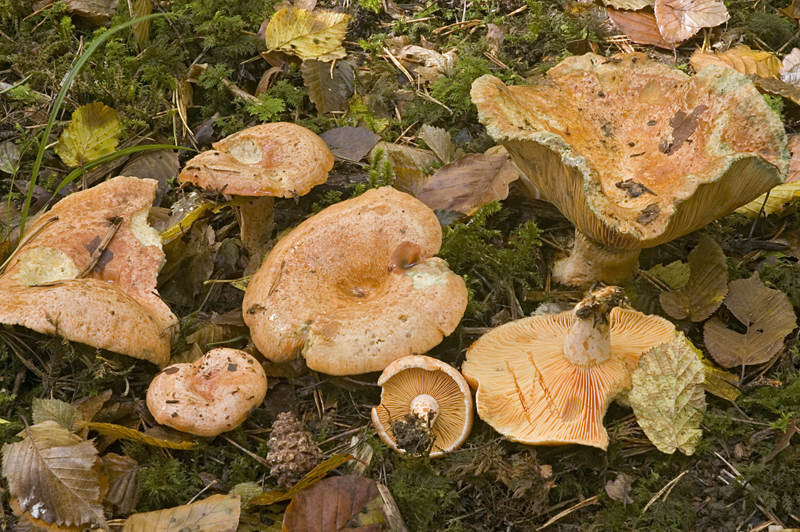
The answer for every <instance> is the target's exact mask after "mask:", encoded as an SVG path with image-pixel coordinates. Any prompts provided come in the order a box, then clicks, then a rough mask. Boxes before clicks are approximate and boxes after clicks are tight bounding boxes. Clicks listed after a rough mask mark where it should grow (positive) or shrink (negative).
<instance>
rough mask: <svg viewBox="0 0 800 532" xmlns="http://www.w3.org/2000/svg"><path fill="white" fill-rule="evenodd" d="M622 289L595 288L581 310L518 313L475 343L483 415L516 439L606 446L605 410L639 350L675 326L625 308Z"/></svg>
mask: <svg viewBox="0 0 800 532" xmlns="http://www.w3.org/2000/svg"><path fill="white" fill-rule="evenodd" d="M624 301H625V296H624V294H623V293H622V289H621V288H618V287H606V288H603V289H601V290H599V291H597V292H594V293H591V294H589V295H588V296H587V297H586V298H584V299H583V301H581V302H580V303H578V305H577V306H576V307H575V309H574V310H573V311H568V312H562V313H559V314H551V315H539V316H532V317H529V318H523V319H521V320H517V321H512V322H509V323H506V324H505V325H501V326H500V327H497V328H496V329H493V330H491V331H489V332H488V333H486V334H484V335H483V336H482V337H481V338H479V339H478V340H477V341H476V342H475V343H474V344H472V346H471V347H470V348H469V349H468V350H467V360H466V362H464V365H463V367H462V368H461V371H462V373H463V374H464V377H466V379H467V382H469V384H470V386H471V387H472V388H474V389H477V393H476V396H475V403H476V405H477V409H478V415H479V416H480V417H481V419H483V420H484V421H485V422H487V423H488V424H489V425H491V426H492V427H494V429H495V430H497V431H498V432H499V433H500V434H503V435H505V436H507V437H508V438H509V439H511V440H513V441H518V442H522V443H528V444H534V445H561V444H567V443H578V444H581V445H590V446H592V447H599V448H600V449H606V447H607V446H608V434H607V433H606V430H605V428H604V427H603V415H604V414H605V412H606V409H607V408H608V405H609V403H610V402H611V400H612V399H613V398H614V397H615V396H617V395H618V394H620V393H622V392H624V391H625V390H627V389H629V388H630V386H631V373H632V372H633V370H634V369H635V368H636V365H637V363H638V361H639V357H640V356H641V355H642V353H644V352H645V351H648V350H649V349H651V348H652V347H654V346H657V345H661V344H663V343H666V342H668V341H670V340H672V339H673V338H674V336H675V326H674V325H673V324H672V323H670V322H669V321H667V320H665V319H663V318H661V317H658V316H647V315H645V314H642V313H640V312H636V311H634V310H628V309H623V308H620V307H619V306H618V305H620V304H621V303H623V302H624Z"/></svg>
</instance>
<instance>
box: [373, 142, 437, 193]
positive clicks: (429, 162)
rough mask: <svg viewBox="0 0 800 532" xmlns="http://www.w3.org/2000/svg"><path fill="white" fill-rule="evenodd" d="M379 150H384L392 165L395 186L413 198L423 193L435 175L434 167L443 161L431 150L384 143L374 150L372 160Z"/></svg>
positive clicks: (380, 143) (377, 145) (376, 146)
mask: <svg viewBox="0 0 800 532" xmlns="http://www.w3.org/2000/svg"><path fill="white" fill-rule="evenodd" d="M378 150H383V154H384V156H385V157H386V158H387V159H388V160H389V162H390V163H391V164H392V170H394V174H395V180H394V184H393V186H394V187H395V188H396V189H398V190H400V191H402V192H405V193H406V194H411V195H412V196H416V195H417V193H419V192H420V191H422V188H423V186H424V185H425V180H426V179H427V178H428V177H429V176H430V175H431V174H433V166H434V165H437V164H441V160H439V158H438V157H437V156H436V154H435V153H433V152H432V151H430V150H421V149H419V148H412V147H410V146H402V145H400V144H393V143H391V142H383V141H381V142H379V143H378V144H376V145H375V147H374V148H373V149H372V151H371V152H370V157H369V159H370V160H373V159H374V158H375V154H376V153H377V151H378Z"/></svg>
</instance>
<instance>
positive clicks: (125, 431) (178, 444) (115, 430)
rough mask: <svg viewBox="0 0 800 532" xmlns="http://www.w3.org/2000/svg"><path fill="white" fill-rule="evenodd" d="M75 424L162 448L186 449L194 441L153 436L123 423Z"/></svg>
mask: <svg viewBox="0 0 800 532" xmlns="http://www.w3.org/2000/svg"><path fill="white" fill-rule="evenodd" d="M77 426H78V428H88V429H89V430H93V431H96V432H98V433H100V434H102V435H103V436H110V437H112V438H118V439H120V440H133V441H138V442H141V443H144V444H146V445H152V446H153V447H162V448H164V449H179V450H182V451H188V450H189V449H192V448H193V447H194V442H191V441H171V440H166V439H164V438H155V437H153V436H148V435H147V434H145V433H143V432H139V431H138V430H134V429H130V428H128V427H125V426H123V425H115V424H113V423H96V422H86V421H78V422H77Z"/></svg>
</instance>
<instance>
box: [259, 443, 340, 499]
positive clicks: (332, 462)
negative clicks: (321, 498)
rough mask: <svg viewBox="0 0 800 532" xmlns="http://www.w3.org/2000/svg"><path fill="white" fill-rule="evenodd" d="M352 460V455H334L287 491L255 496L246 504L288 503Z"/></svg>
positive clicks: (269, 492)
mask: <svg viewBox="0 0 800 532" xmlns="http://www.w3.org/2000/svg"><path fill="white" fill-rule="evenodd" d="M352 459H353V455H351V454H334V455H333V456H331V457H330V458H328V459H327V460H325V461H324V462H322V463H321V464H319V465H318V466H317V467H315V468H314V469H312V470H311V471H309V472H308V473H307V474H306V476H304V477H303V478H301V479H300V482H298V483H297V484H295V485H294V486H292V487H291V488H290V489H289V490H288V491H286V492H283V491H278V490H275V491H268V492H265V493H261V494H260V495H256V496H255V497H253V498H252V499H250V502H248V503H247V505H248V506H269V505H270V504H275V503H276V502H281V501H288V500H290V499H291V498H292V497H294V496H295V495H296V494H297V493H299V492H300V491H301V490H304V489H306V488H308V487H310V486H313V485H314V484H316V483H317V482H319V481H320V480H322V479H323V478H325V475H327V474H328V473H330V472H331V471H333V470H334V469H336V468H337V467H339V466H340V465H342V464H344V463H347V462H349V461H350V460H352Z"/></svg>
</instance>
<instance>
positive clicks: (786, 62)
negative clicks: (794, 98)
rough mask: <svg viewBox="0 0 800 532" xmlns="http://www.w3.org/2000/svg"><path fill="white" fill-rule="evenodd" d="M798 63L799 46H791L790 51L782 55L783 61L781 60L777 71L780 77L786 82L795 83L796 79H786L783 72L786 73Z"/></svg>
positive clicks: (799, 56)
mask: <svg viewBox="0 0 800 532" xmlns="http://www.w3.org/2000/svg"><path fill="white" fill-rule="evenodd" d="M797 65H800V48H792V51H791V52H789V53H788V54H786V55H785V56H784V57H783V61H781V69H780V71H779V72H778V74H780V76H781V79H782V80H783V81H786V82H787V83H791V84H792V85H797V82H796V81H797V80H795V79H793V80H791V81H790V80H787V79H785V78H784V75H785V74H788V73H789V71H791V70H792V69H793V68H794V67H796V66H797Z"/></svg>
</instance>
